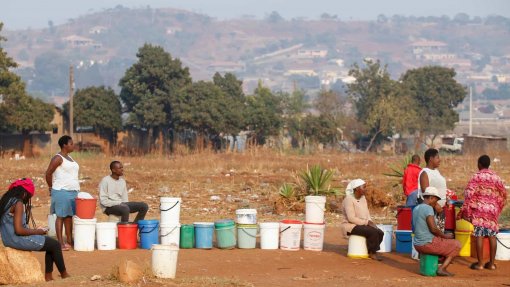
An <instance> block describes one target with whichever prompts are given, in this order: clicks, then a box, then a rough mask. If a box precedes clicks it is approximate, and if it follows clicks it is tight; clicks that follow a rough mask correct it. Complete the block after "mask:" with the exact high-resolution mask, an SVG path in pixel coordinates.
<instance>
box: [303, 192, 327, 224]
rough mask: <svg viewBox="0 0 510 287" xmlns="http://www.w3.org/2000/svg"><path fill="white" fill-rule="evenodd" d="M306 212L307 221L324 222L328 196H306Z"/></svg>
mask: <svg viewBox="0 0 510 287" xmlns="http://www.w3.org/2000/svg"><path fill="white" fill-rule="evenodd" d="M305 203H306V212H305V222H308V223H318V224H322V223H324V211H325V210H326V208H325V206H326V197H325V196H317V195H308V196H305Z"/></svg>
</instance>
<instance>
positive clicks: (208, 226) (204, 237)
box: [193, 222, 214, 249]
mask: <svg viewBox="0 0 510 287" xmlns="http://www.w3.org/2000/svg"><path fill="white" fill-rule="evenodd" d="M193 226H194V227H195V247H196V248H199V249H211V248H212V247H213V233H214V223H212V222H195V223H193Z"/></svg>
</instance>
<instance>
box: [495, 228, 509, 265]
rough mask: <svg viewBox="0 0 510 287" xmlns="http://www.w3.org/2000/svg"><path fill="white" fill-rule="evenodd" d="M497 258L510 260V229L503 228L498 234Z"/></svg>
mask: <svg viewBox="0 0 510 287" xmlns="http://www.w3.org/2000/svg"><path fill="white" fill-rule="evenodd" d="M496 240H497V249H496V260H502V261H507V260H510V230H504V229H501V230H500V231H499V233H498V235H496Z"/></svg>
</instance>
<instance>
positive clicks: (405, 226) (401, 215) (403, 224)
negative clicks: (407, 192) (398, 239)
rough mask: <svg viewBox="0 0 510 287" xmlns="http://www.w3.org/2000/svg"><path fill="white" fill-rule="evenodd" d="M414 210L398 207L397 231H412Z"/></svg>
mask: <svg viewBox="0 0 510 287" xmlns="http://www.w3.org/2000/svg"><path fill="white" fill-rule="evenodd" d="M411 221H412V209H411V207H405V206H398V207H397V230H412V225H411Z"/></svg>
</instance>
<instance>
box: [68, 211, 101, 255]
mask: <svg viewBox="0 0 510 287" xmlns="http://www.w3.org/2000/svg"><path fill="white" fill-rule="evenodd" d="M73 228H74V250H76V251H94V241H95V239H96V219H95V218H92V219H81V218H78V217H77V216H73Z"/></svg>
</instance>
